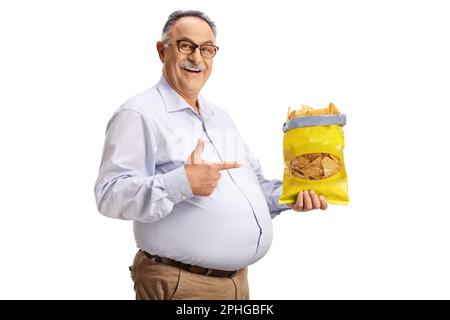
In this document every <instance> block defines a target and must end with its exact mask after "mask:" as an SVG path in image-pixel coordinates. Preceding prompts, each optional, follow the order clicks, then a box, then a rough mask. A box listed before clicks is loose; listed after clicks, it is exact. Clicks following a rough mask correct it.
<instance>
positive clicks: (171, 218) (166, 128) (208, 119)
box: [95, 77, 287, 270]
mask: <svg viewBox="0 0 450 320" xmlns="http://www.w3.org/2000/svg"><path fill="white" fill-rule="evenodd" d="M198 106H199V110H200V111H199V113H197V112H196V111H194V109H193V108H192V107H191V106H190V105H188V104H187V103H186V102H185V101H184V100H183V99H182V98H181V97H180V96H179V95H178V94H177V93H176V91H175V90H173V88H172V87H171V86H170V85H169V84H168V82H167V81H166V80H165V79H164V77H161V80H160V81H159V83H158V84H157V85H156V86H154V87H152V88H150V89H148V90H146V91H144V92H142V93H140V94H138V95H136V96H135V97H133V98H131V99H129V100H128V101H126V102H125V103H124V104H123V105H122V106H121V107H120V108H119V109H118V110H117V111H116V112H115V113H114V115H113V116H112V118H111V120H110V121H109V123H108V126H107V130H106V137H105V145H104V150H103V157H102V161H101V166H100V171H99V175H98V179H97V181H96V184H95V196H96V201H97V207H98V209H99V211H100V212H101V213H102V214H103V215H105V216H108V217H112V218H118V219H126V220H133V221H134V235H135V239H136V243H137V246H138V247H139V248H141V249H143V250H145V251H148V252H149V253H151V254H155V255H159V256H162V257H167V258H172V259H175V260H178V261H181V262H184V263H188V264H193V265H198V266H202V267H206V268H215V269H221V270H237V269H240V268H242V267H245V266H247V265H250V264H252V263H254V262H256V261H257V260H259V259H260V258H261V257H263V256H264V255H265V253H266V252H267V250H268V249H269V247H270V244H271V242H272V222H271V217H274V216H275V215H277V214H279V213H280V212H281V211H283V210H286V209H287V206H286V205H280V204H278V198H279V196H280V194H281V181H280V180H271V181H269V180H266V179H264V177H263V173H262V170H261V166H260V164H259V161H258V160H257V159H256V158H255V157H254V156H253V155H252V154H251V153H250V151H249V149H248V147H247V145H246V144H245V143H244V141H243V140H242V138H241V137H240V136H239V134H238V132H237V130H236V127H235V126H234V123H233V121H232V120H231V118H230V116H229V115H228V114H227V113H226V112H225V111H224V110H223V109H221V108H219V107H217V106H215V105H213V104H211V103H209V102H206V101H205V100H204V99H203V98H202V97H199V98H198ZM198 138H203V140H204V145H205V148H204V151H203V153H202V159H203V160H206V161H209V162H221V161H238V162H240V164H241V167H240V168H237V169H230V170H222V171H221V178H220V180H219V182H218V185H217V187H216V188H215V189H214V192H213V193H212V194H211V195H210V196H208V197H203V196H194V195H193V194H192V190H191V187H190V185H189V182H188V179H187V176H186V172H185V169H184V162H185V160H186V159H187V158H188V156H189V155H190V154H191V153H192V150H194V148H195V146H196V144H197V141H198Z"/></svg>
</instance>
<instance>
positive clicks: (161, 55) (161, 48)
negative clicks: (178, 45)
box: [156, 41, 165, 62]
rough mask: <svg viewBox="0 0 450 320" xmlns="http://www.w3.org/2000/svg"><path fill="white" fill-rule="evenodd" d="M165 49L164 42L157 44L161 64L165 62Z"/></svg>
mask: <svg viewBox="0 0 450 320" xmlns="http://www.w3.org/2000/svg"><path fill="white" fill-rule="evenodd" d="M164 49H165V47H164V42H162V41H158V42H157V43H156V50H157V51H158V55H159V60H161V62H164Z"/></svg>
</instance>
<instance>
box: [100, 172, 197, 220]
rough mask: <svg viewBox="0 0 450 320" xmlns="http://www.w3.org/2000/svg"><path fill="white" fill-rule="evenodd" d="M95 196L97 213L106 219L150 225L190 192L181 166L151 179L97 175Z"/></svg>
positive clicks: (148, 177) (136, 176)
mask: <svg viewBox="0 0 450 320" xmlns="http://www.w3.org/2000/svg"><path fill="white" fill-rule="evenodd" d="M95 197H96V202H97V208H98V210H99V212H100V213H101V214H103V215H105V216H107V217H110V218H116V219H123V220H136V221H140V222H145V223H151V222H155V221H158V220H159V219H161V218H163V217H165V216H166V215H168V214H170V212H171V211H172V209H173V207H174V206H175V205H176V204H177V203H179V202H180V201H182V200H184V199H187V198H189V197H192V191H191V188H190V186H189V182H188V181H187V177H186V173H185V171H184V167H183V166H182V167H179V168H177V169H175V170H173V171H171V172H168V173H166V174H155V175H153V176H138V175H134V176H132V175H129V174H128V175H125V174H124V175H120V176H115V177H108V175H107V174H105V175H100V176H99V179H98V180H97V183H96V186H95Z"/></svg>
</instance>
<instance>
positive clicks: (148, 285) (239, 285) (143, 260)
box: [131, 251, 250, 300]
mask: <svg viewBox="0 0 450 320" xmlns="http://www.w3.org/2000/svg"><path fill="white" fill-rule="evenodd" d="M131 278H132V279H133V281H134V291H135V292H136V299H137V300H215V299H218V300H248V299H250V297H249V289H248V281H247V268H244V269H241V270H240V271H239V272H238V273H237V274H236V275H235V276H234V277H232V278H219V277H211V276H206V275H201V274H195V273H191V272H189V271H186V270H183V269H180V268H176V267H173V266H169V265H165V264H162V263H159V262H156V261H154V259H150V258H148V257H147V256H145V255H144V253H143V252H141V251H139V252H138V253H137V254H136V256H135V258H134V262H133V265H132V266H131Z"/></svg>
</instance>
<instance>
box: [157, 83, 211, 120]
mask: <svg viewBox="0 0 450 320" xmlns="http://www.w3.org/2000/svg"><path fill="white" fill-rule="evenodd" d="M157 88H158V91H159V93H160V94H161V96H162V98H163V100H164V105H165V106H166V111H167V112H175V111H179V110H183V109H191V110H192V111H193V112H195V111H194V109H193V108H192V107H191V106H190V105H189V104H188V103H187V102H186V101H184V99H183V98H182V97H181V96H180V95H179V94H178V92H176V91H175V90H174V89H173V88H172V87H171V85H170V84H169V82H167V80H166V79H165V78H164V76H161V79H160V80H159V82H158V84H157ZM197 102H198V106H199V109H200V115H201V116H202V117H203V118H208V117H210V116H211V115H212V113H213V112H212V109H211V107H210V106H209V104H208V103H207V102H206V101H205V99H203V97H202V96H200V95H199V96H198V98H197Z"/></svg>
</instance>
